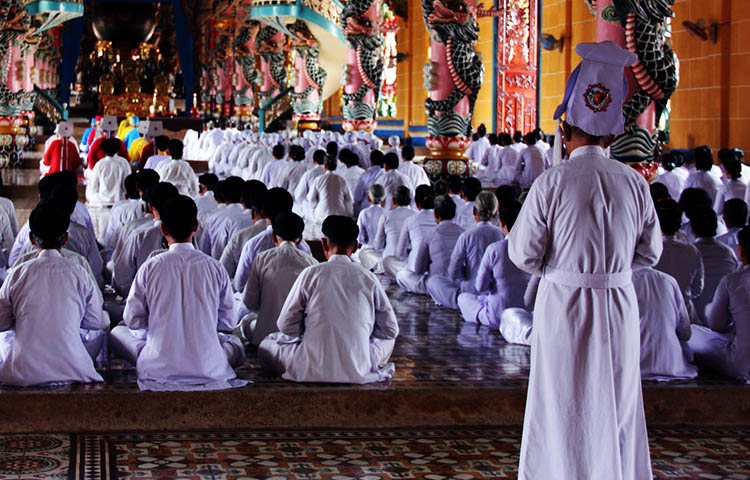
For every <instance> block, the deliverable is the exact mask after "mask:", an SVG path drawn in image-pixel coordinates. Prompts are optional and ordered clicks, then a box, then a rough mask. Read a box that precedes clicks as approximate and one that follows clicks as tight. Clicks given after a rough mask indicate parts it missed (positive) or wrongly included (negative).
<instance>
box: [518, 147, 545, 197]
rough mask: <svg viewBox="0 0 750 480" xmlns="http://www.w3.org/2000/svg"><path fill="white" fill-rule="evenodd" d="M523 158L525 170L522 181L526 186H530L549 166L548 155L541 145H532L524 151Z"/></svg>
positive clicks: (522, 173)
mask: <svg viewBox="0 0 750 480" xmlns="http://www.w3.org/2000/svg"><path fill="white" fill-rule="evenodd" d="M521 160H522V161H523V171H522V172H521V179H520V182H521V185H523V186H524V187H529V186H531V184H532V183H534V180H536V178H537V177H538V176H539V175H541V174H542V172H544V169H545V168H546V166H547V165H546V157H545V156H544V152H543V151H542V150H540V149H539V147H537V146H536V145H531V146H529V147H527V148H526V149H525V150H524V151H523V153H522V154H521Z"/></svg>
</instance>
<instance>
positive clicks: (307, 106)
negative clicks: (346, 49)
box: [289, 20, 328, 130]
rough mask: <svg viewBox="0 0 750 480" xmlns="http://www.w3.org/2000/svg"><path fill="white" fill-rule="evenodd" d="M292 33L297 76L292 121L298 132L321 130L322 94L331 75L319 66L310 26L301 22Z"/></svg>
mask: <svg viewBox="0 0 750 480" xmlns="http://www.w3.org/2000/svg"><path fill="white" fill-rule="evenodd" d="M289 29H290V31H291V32H292V33H294V34H295V36H294V37H292V38H291V42H292V65H293V66H294V71H295V73H296V75H295V78H294V91H293V93H292V109H293V112H294V113H293V114H292V120H293V121H294V124H295V125H296V128H297V129H298V130H317V129H318V128H320V112H321V111H322V110H323V102H322V101H321V100H320V94H321V91H322V90H323V86H324V85H325V83H326V77H327V76H328V74H327V73H326V71H325V70H323V69H322V68H321V66H320V63H318V55H319V53H320V52H319V49H318V42H317V40H315V37H314V36H313V34H312V33H311V32H310V29H309V28H308V27H307V24H306V23H305V22H304V21H302V20H297V22H295V23H294V24H293V25H292V26H290V28H289Z"/></svg>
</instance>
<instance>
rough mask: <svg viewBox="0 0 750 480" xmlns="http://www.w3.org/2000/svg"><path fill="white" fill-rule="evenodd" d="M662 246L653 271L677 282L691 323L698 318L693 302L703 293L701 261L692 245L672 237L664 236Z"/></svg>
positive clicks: (698, 253) (699, 255)
mask: <svg viewBox="0 0 750 480" xmlns="http://www.w3.org/2000/svg"><path fill="white" fill-rule="evenodd" d="M663 242H664V246H663V249H662V254H661V257H660V258H659V262H658V263H657V264H656V266H655V267H654V268H655V269H657V270H659V271H661V272H664V273H666V274H668V275H671V276H672V278H674V279H675V280H677V285H679V286H680V290H681V291H682V295H683V297H684V299H685V305H686V306H687V309H688V313H689V314H690V319H691V321H697V320H698V317H697V314H696V311H695V307H694V305H693V300H694V299H696V298H698V297H699V296H700V294H701V293H703V285H704V274H703V259H702V258H701V254H700V252H699V251H698V249H697V248H695V246H694V245H691V244H689V243H686V242H683V241H681V240H677V239H676V238H675V236H674V235H664V237H663Z"/></svg>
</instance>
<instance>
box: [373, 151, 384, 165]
mask: <svg viewBox="0 0 750 480" xmlns="http://www.w3.org/2000/svg"><path fill="white" fill-rule="evenodd" d="M384 157H385V155H383V152H381V151H380V150H373V151H372V152H370V163H371V164H372V165H375V166H377V167H382V166H383V158H384Z"/></svg>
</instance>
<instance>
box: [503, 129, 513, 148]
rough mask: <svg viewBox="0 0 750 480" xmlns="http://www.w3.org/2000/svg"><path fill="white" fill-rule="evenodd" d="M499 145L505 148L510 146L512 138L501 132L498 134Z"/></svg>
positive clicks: (508, 134)
mask: <svg viewBox="0 0 750 480" xmlns="http://www.w3.org/2000/svg"><path fill="white" fill-rule="evenodd" d="M500 143H501V144H502V146H504V147H507V146H508V145H512V144H513V137H511V136H510V133H506V132H503V133H501V134H500Z"/></svg>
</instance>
